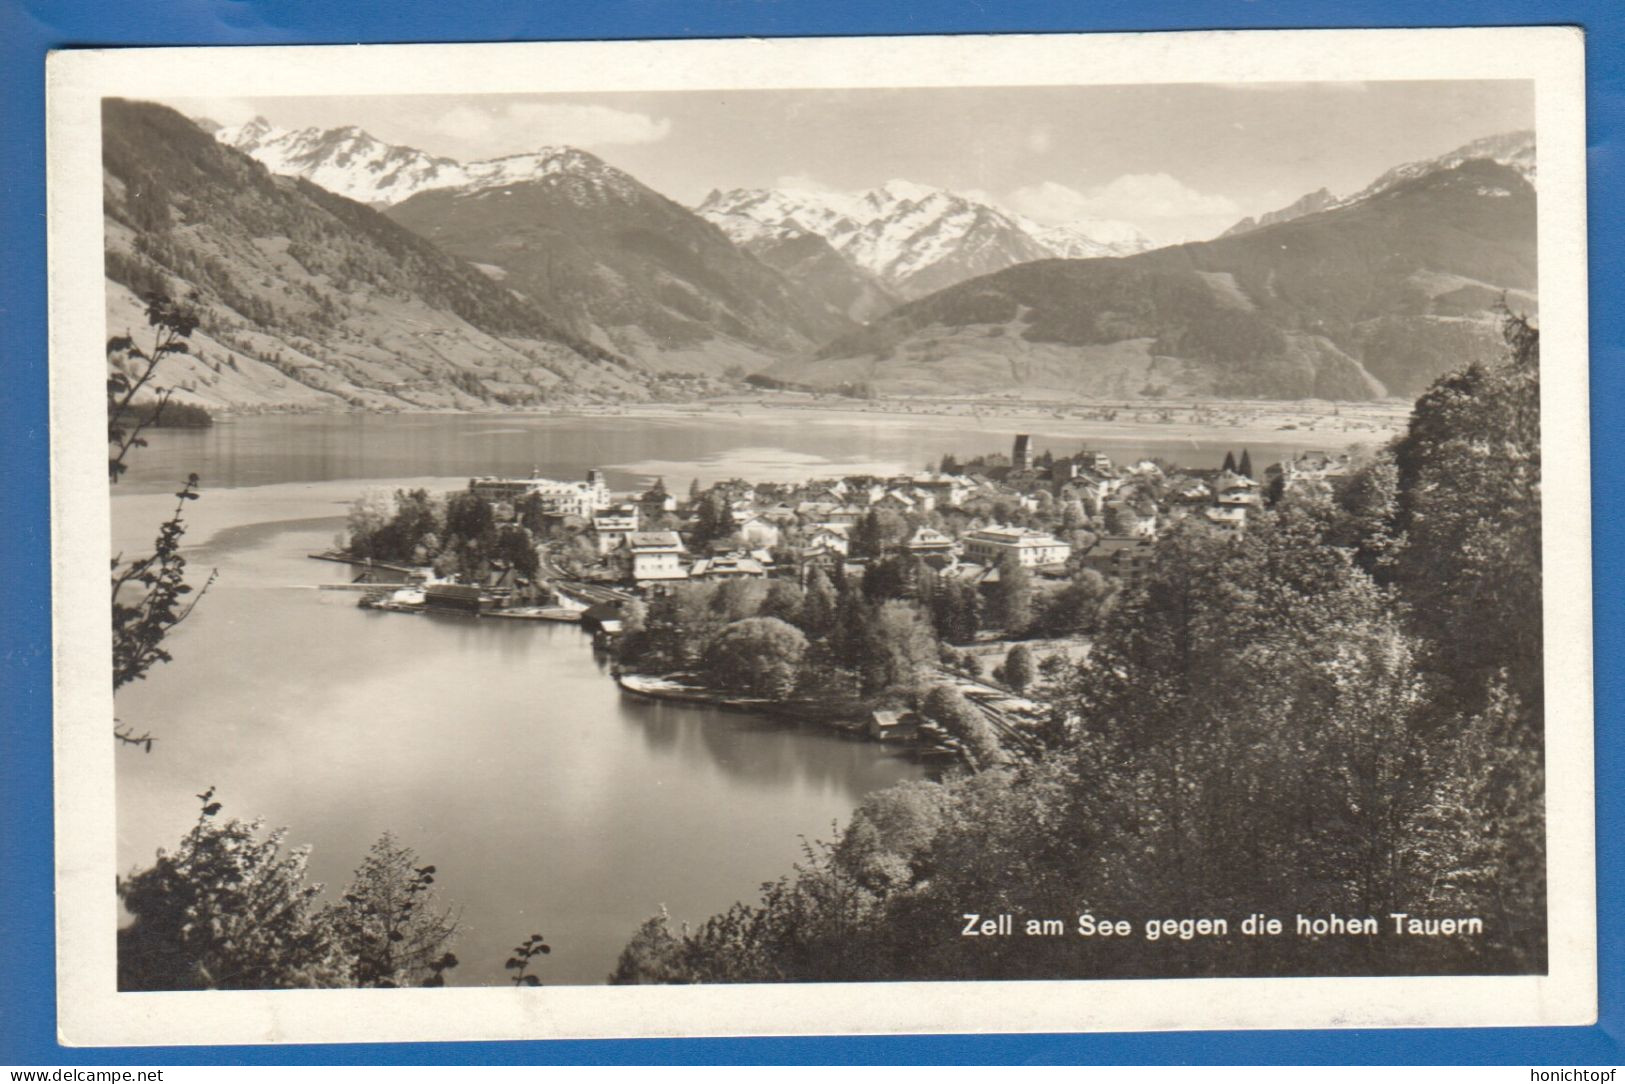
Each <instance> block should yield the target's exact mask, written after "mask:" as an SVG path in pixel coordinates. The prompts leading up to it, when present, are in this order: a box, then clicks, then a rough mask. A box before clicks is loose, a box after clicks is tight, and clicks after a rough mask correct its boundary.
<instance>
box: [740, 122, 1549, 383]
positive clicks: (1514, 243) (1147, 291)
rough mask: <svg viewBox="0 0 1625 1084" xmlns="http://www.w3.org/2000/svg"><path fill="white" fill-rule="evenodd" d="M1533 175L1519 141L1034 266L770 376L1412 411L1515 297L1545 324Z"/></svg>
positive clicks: (1475, 350)
mask: <svg viewBox="0 0 1625 1084" xmlns="http://www.w3.org/2000/svg"><path fill="white" fill-rule="evenodd" d="M1533 162H1534V142H1533V137H1532V136H1531V135H1530V134H1529V133H1515V134H1511V135H1508V136H1503V137H1496V138H1495V139H1493V140H1485V141H1479V143H1475V144H1471V145H1469V146H1468V147H1466V148H1462V149H1461V150H1459V151H1456V152H1452V153H1451V154H1447V155H1444V156H1442V157H1440V158H1438V159H1434V160H1431V161H1428V162H1419V163H1409V164H1407V165H1404V166H1400V167H1397V168H1395V169H1394V170H1391V171H1389V172H1388V173H1386V174H1384V175H1383V177H1381V178H1379V179H1378V180H1377V181H1376V182H1374V183H1373V184H1372V185H1371V186H1369V187H1368V188H1367V189H1365V190H1363V191H1362V192H1361V193H1358V194H1357V195H1356V196H1354V197H1350V198H1349V199H1347V200H1342V201H1338V202H1337V205H1336V206H1332V207H1328V208H1325V209H1321V210H1305V212H1304V213H1303V214H1301V215H1299V216H1296V217H1291V218H1288V219H1285V220H1282V221H1276V222H1274V223H1273V224H1268V225H1261V226H1257V227H1255V228H1253V229H1249V230H1243V231H1241V232H1239V233H1238V232H1234V231H1232V233H1231V234H1229V235H1226V236H1224V237H1220V238H1218V239H1215V240H1213V241H1205V242H1197V243H1192V244H1184V245H1177V246H1173V247H1169V248H1164V249H1158V250H1155V251H1151V252H1145V253H1140V254H1136V255H1132V256H1127V257H1123V258H1120V259H1097V260H1045V261H1037V262H1032V263H1025V264H1021V265H1019V266H1016V267H1011V268H1008V269H1006V270H1004V271H1000V272H998V273H996V274H993V275H987V276H983V277H981V278H976V279H972V280H970V281H968V282H963V283H960V284H958V285H957V286H954V287H951V288H949V289H946V290H941V291H938V292H936V293H934V294H931V295H929V296H927V297H924V298H920V299H918V300H915V301H911V302H908V303H906V304H904V305H902V306H900V307H898V308H897V309H895V310H894V311H892V312H891V313H888V314H887V315H885V316H883V317H881V318H880V319H878V320H875V321H873V322H872V323H870V324H869V325H868V326H867V327H865V328H863V329H862V330H860V331H858V332H855V333H853V334H851V335H849V336H846V337H845V338H842V339H839V340H836V341H834V342H832V343H830V344H828V345H826V346H825V347H824V348H823V349H822V350H821V351H820V352H819V354H818V357H817V358H816V359H815V360H814V361H812V362H811V363H782V364H780V365H779V366H776V367H775V368H773V369H770V370H768V371H767V373H766V374H765V375H767V376H769V377H772V378H775V379H780V380H785V381H787V382H794V383H798V384H802V385H808V386H813V387H832V386H840V385H850V384H866V385H868V386H869V387H871V388H873V389H874V390H875V391H877V392H880V393H883V394H908V393H925V392H940V391H941V390H943V389H945V388H953V389H956V390H959V391H964V392H976V393H983V394H992V393H1002V392H1008V391H1010V390H1012V389H1020V388H1041V389H1053V390H1055V391H1057V392H1061V393H1066V394H1083V395H1097V396H1112V397H1117V396H1128V397H1134V396H1146V397H1160V396H1179V397H1189V396H1215V397H1226V396H1228V397H1264V398H1303V397H1316V398H1328V399H1368V398H1373V397H1382V396H1390V395H1391V396H1414V395H1416V394H1418V393H1419V392H1420V391H1422V390H1423V389H1424V388H1425V387H1426V386H1427V385H1428V384H1429V383H1430V382H1431V381H1432V380H1433V379H1434V378H1435V377H1437V376H1438V375H1439V374H1440V373H1441V372H1444V371H1446V370H1447V369H1449V368H1452V367H1455V366H1457V365H1460V364H1461V363H1462V362H1464V361H1466V360H1471V359H1472V358H1474V357H1487V356H1494V354H1495V353H1496V351H1497V348H1498V315H1497V308H1498V306H1499V305H1500V304H1501V303H1502V302H1503V300H1505V302H1506V303H1507V304H1508V305H1510V306H1512V307H1514V308H1519V309H1522V310H1524V311H1531V312H1532V311H1533V309H1534V307H1535V293H1534V291H1535V288H1536V246H1535V190H1534V187H1533V184H1532V180H1533V176H1534V173H1533ZM1311 202H1312V201H1311Z"/></svg>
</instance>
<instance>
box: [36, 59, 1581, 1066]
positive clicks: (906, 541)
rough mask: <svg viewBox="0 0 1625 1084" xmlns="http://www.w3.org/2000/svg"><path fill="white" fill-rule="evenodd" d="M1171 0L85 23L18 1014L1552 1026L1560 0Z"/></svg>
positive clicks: (1564, 758)
mask: <svg viewBox="0 0 1625 1084" xmlns="http://www.w3.org/2000/svg"><path fill="white" fill-rule="evenodd" d="M1151 37H1152V36H1117V37H1113V36H1106V35H1090V36H1067V35H1058V36H1051V37H1047V38H1041V39H1040V38H1034V39H1015V38H1009V39H974V38H960V39H952V40H950V39H939V40H932V39H926V38H919V39H897V40H890V41H888V40H884V39H852V40H849V41H818V42H814V41H810V40H809V41H804V42H783V41H781V42H773V43H769V42H754V43H752V42H744V41H740V42H692V43H664V44H663V45H661V46H660V47H658V48H656V47H655V46H654V45H653V44H647V45H645V44H640V43H619V44H597V43H580V44H577V45H573V46H566V45H551V46H549V45H536V46H490V47H482V46H460V47H445V48H444V49H443V50H438V49H437V47H399V48H396V47H389V46H375V47H358V48H342V49H292V50H277V49H250V50H223V49H220V50H209V49H193V50H168V51H144V50H133V51H124V52H123V53H121V54H119V55H114V54H94V53H93V54H89V55H88V56H86V55H81V56H78V57H68V58H65V62H64V63H62V64H59V65H58V66H57V67H56V68H55V69H54V70H55V72H56V73H57V75H58V77H59V78H58V79H57V81H56V82H54V83H53V85H52V124H53V129H52V136H53V148H52V154H53V159H52V171H53V172H52V182H51V184H52V187H51V195H52V227H51V228H52V231H53V232H52V237H53V242H52V252H51V257H52V263H53V267H52V273H53V292H52V305H53V356H52V365H53V397H54V406H53V411H54V416H55V418H56V420H57V422H58V423H59V425H58V427H57V432H56V433H55V434H54V436H53V439H54V441H55V444H54V447H55V457H56V459H55V472H56V473H55V478H56V498H55V499H56V502H57V503H56V509H57V511H56V513H55V534H54V538H55V545H56V547H57V555H58V556H57V561H58V565H57V581H58V587H57V608H58V633H57V635H58V637H59V641H58V650H59V652H61V653H62V656H61V661H60V663H59V666H58V670H57V683H58V694H57V695H58V708H57V724H56V725H57V742H58V749H59V763H58V786H59V799H58V802H59V806H58V808H59V815H60V816H61V817H62V818H63V820H62V823H61V824H60V826H59V852H58V855H59V857H58V861H59V891H60V892H61V893H62V901H63V902H62V911H61V917H60V919H59V921H60V922H61V924H62V930H63V942H62V949H61V956H60V957H59V960H60V963H59V966H60V968H61V971H62V974H61V977H60V981H61V983H62V1002H61V1005H62V1012H63V1014H64V1021H65V1023H64V1035H65V1038H66V1041H70V1042H73V1041H83V1042H89V1043H96V1042H104V1041H113V1040H115V1039H116V1040H118V1041H178V1042H198V1041H221V1040H218V1039H215V1038H211V1037H210V1036H211V1034H218V1035H221V1036H225V1037H229V1038H230V1039H231V1041H245V1042H276V1041H284V1040H315V1041H323V1040H334V1039H354V1038H381V1039H399V1038H407V1037H413V1036H414V1035H416V1034H424V1033H427V1034H429V1035H432V1036H433V1037H441V1038H457V1037H468V1038H488V1037H507V1038H515V1037H528V1036H533V1035H534V1036H543V1035H596V1034H603V1035H617V1034H618V1035H640V1034H641V1035H654V1034H728V1033H739V1034H759V1033H775V1032H777V1033H785V1032H819V1031H822V1032H830V1031H841V1032H865V1031H930V1030H951V1031H966V1030H970V1031H976V1030H1027V1029H1032V1028H1050V1029H1080V1028H1081V1029H1088V1028H1092V1027H1102V1026H1107V1025H1110V1026H1113V1027H1129V1028H1133V1027H1139V1028H1192V1027H1211V1026H1240V1027H1271V1026H1306V1025H1317V1026H1338V1025H1342V1026H1350V1025H1362V1026H1368V1025H1377V1026H1380V1025H1396V1024H1413V1023H1453V1024H1473V1023H1485V1024H1489V1023H1530V1024H1534V1023H1574V1022H1580V1021H1581V1020H1583V1019H1584V1018H1586V1016H1587V1013H1590V1014H1592V1016H1594V1014H1595V955H1594V952H1595V948H1594V946H1595V929H1594V912H1593V906H1594V903H1593V896H1592V884H1593V878H1594V870H1593V866H1592V857H1591V856H1592V840H1591V838H1590V835H1589V833H1590V823H1591V822H1590V812H1589V802H1590V794H1591V790H1590V787H1591V784H1590V743H1591V733H1592V721H1591V714H1590V700H1589V681H1590V640H1589V618H1588V608H1589V602H1590V591H1591V587H1590V578H1589V577H1590V572H1589V542H1588V537H1589V536H1588V531H1589V526H1588V518H1587V487H1588V486H1589V484H1590V477H1589V470H1588V467H1587V461H1586V447H1587V445H1586V442H1587V438H1588V431H1587V425H1586V415H1585V409H1586V407H1585V383H1586V376H1585V373H1586V352H1585V311H1586V310H1585V285H1584V217H1583V216H1584V184H1583V153H1584V152H1583V144H1582V140H1581V135H1580V131H1581V128H1580V126H1581V123H1582V117H1583V115H1582V112H1581V109H1582V104H1583V98H1582V95H1581V90H1580V88H1581V87H1582V85H1583V84H1582V83H1581V79H1582V73H1581V69H1580V61H1579V57H1580V51H1579V47H1578V42H1577V40H1576V39H1575V38H1573V37H1571V36H1569V35H1568V34H1567V33H1566V32H1564V31H1561V30H1547V31H1541V30H1505V31H1460V32H1453V31H1438V32H1428V31H1392V32H1379V31H1372V32H1360V31H1347V32H1325V33H1320V32H1301V33H1279V34H1277V33H1272V32H1257V33H1251V34H1242V35H1234V34H1232V35H1224V36H1217V35H1203V34H1189V35H1157V36H1155V40H1154V41H1152V40H1148V39H1149V38H1151ZM880 57H890V58H894V59H895V65H894V66H893V67H890V68H887V67H885V66H883V65H880V64H879V63H878V62H877V58H880ZM67 61H72V62H73V63H72V64H69V63H67ZM1543 339H1544V349H1543ZM103 386H105V394H104V395H103V394H101V391H100V389H102V388H103ZM99 399H104V400H105V408H106V417H105V421H106V425H105V428H106V452H107V456H106V471H105V473H102V471H101V467H100V459H99V458H98V457H99V456H100V454H101V450H100V448H99V447H98V446H97V445H96V432H95V430H97V429H99V428H101V425H102V418H101V414H100V411H101V409H102V407H101V404H100V401H99ZM109 567H110V569H111V572H110V580H111V583H110V592H109V593H108V594H103V592H104V591H108V588H104V587H103V586H102V581H101V580H100V576H101V575H103V574H104V573H106V572H107V570H108V569H109ZM109 604H110V613H111V622H110V625H109V622H108V620H107V615H108V613H109V610H108V607H109ZM64 615H66V616H64ZM70 959H72V960H73V961H75V962H74V963H73V964H72V966H71V967H70V964H69V960H70ZM70 971H71V972H72V977H71V978H70V975H69V972H70ZM1213 980H1230V981H1227V982H1219V983H1217V984H1215V982H1214V981H1213ZM1351 980H1357V981H1351ZM882 984H884V985H882ZM633 987H641V988H643V989H640V990H634V989H629V988H633ZM411 988H416V989H417V992H415V993H414V992H411ZM425 988H428V989H425ZM309 991H328V992H330V993H328V994H324V995H321V996H322V997H325V998H331V997H342V1000H338V1001H333V1000H313V999H314V998H315V997H316V995H310V994H308V992H309ZM332 991H346V992H347V993H345V994H342V995H338V994H332V993H331V992H332ZM225 992H233V993H232V995H231V996H230V997H227V996H226V995H225ZM300 992H307V994H305V995H301V993H300ZM245 995H251V996H245ZM1289 1003H1290V1004H1289ZM338 1006H343V1008H342V1009H337V1010H336V1007H338ZM93 1007H94V1008H93ZM211 1027H212V1028H217V1029H219V1030H218V1031H217V1032H214V1033H211V1032H210V1031H209V1029H210V1028H211Z"/></svg>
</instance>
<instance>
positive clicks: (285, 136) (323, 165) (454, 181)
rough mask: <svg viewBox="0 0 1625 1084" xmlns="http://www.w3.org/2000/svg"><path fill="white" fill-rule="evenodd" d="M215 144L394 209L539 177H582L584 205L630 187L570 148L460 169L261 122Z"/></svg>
mask: <svg viewBox="0 0 1625 1084" xmlns="http://www.w3.org/2000/svg"><path fill="white" fill-rule="evenodd" d="M214 136H215V138H216V139H218V140H219V141H220V142H222V143H224V144H226V145H228V146H231V147H235V148H236V149H237V150H240V151H242V152H244V153H245V154H247V155H249V156H250V157H253V158H255V159H257V160H258V161H260V162H262V163H264V165H265V166H266V168H267V169H269V170H270V171H271V172H272V173H282V174H287V175H289V176H295V177H304V178H305V179H307V180H309V181H310V182H312V183H313V184H316V185H319V186H321V187H322V188H325V189H327V190H328V191H330V192H336V193H338V194H339V195H341V196H347V197H349V198H350V199H353V200H359V201H361V202H363V203H374V204H395V203H400V202H401V201H403V200H406V199H409V198H411V197H412V196H415V195H417V194H418V193H419V192H425V191H429V190H431V189H438V188H460V189H474V190H477V189H483V188H494V187H500V186H503V185H509V184H520V183H524V182H527V181H535V180H540V179H543V178H559V177H565V176H568V177H571V178H579V179H580V180H581V182H582V183H581V184H580V185H578V186H577V187H578V188H579V192H576V193H573V194H574V195H577V196H578V197H579V198H580V199H581V200H589V199H592V198H594V197H600V198H601V197H603V196H604V195H605V194H606V193H607V194H610V195H616V196H620V197H622V198H624V197H626V196H627V194H628V193H629V191H630V186H631V185H633V184H634V183H635V182H633V181H632V180H631V178H629V177H627V176H626V175H625V174H623V173H621V172H620V171H619V170H616V169H614V168H612V167H610V166H608V165H606V164H605V163H604V162H603V161H602V160H600V159H598V158H596V157H595V156H593V155H591V154H588V153H587V152H586V151H582V150H578V149H576V148H574V147H542V148H540V149H538V150H535V151H527V152H524V153H521V154H511V155H505V156H503V157H501V158H490V159H485V160H483V161H478V162H469V163H466V164H465V163H462V162H458V161H456V160H455V159H452V158H444V157H440V156H438V155H432V154H428V153H426V152H424V151H420V150H418V149H416V148H415V147H404V146H399V145H397V144H392V143H385V142H384V141H382V140H380V139H377V138H376V137H374V136H373V135H371V134H370V133H368V132H366V131H365V130H363V129H361V128H357V127H355V126H354V125H349V126H346V127H342V128H327V129H322V128H302V129H299V130H297V131H295V130H291V129H286V128H278V127H276V126H275V125H273V124H271V123H270V122H269V121H267V120H266V119H265V118H264V117H255V118H254V119H253V120H250V121H248V122H247V123H246V124H241V125H237V126H235V127H229V128H221V129H219V130H218V131H216V132H215V133H214Z"/></svg>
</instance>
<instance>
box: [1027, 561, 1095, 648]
mask: <svg viewBox="0 0 1625 1084" xmlns="http://www.w3.org/2000/svg"><path fill="white" fill-rule="evenodd" d="M1111 596H1112V585H1111V584H1110V583H1108V582H1107V581H1106V578H1105V577H1104V576H1102V575H1101V574H1100V573H1099V572H1096V571H1095V570H1094V569H1092V568H1078V569H1077V570H1075V571H1074V572H1073V574H1072V579H1071V580H1070V582H1068V583H1067V585H1066V586H1065V587H1062V588H1061V589H1060V590H1059V591H1056V592H1054V593H1053V594H1051V595H1049V596H1048V597H1047V598H1046V599H1045V600H1044V602H1043V605H1042V606H1040V607H1039V614H1038V618H1037V621H1036V627H1037V628H1038V629H1039V630H1040V631H1041V632H1043V633H1044V634H1045V635H1048V636H1066V635H1069V634H1071V633H1078V632H1091V631H1093V630H1094V628H1095V625H1096V623H1097V622H1098V621H1099V620H1100V616H1101V611H1102V609H1103V608H1104V607H1105V606H1106V605H1108V603H1109V600H1110V599H1111Z"/></svg>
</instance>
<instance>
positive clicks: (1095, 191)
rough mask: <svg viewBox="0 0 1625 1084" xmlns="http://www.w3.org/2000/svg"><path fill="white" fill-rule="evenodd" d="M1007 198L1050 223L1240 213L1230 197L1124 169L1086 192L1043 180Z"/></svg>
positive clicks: (1013, 205)
mask: <svg viewBox="0 0 1625 1084" xmlns="http://www.w3.org/2000/svg"><path fill="white" fill-rule="evenodd" d="M1006 202H1007V203H1008V204H1009V205H1010V207H1011V208H1013V209H1014V210H1016V211H1019V212H1020V213H1021V214H1024V215H1026V216H1027V217H1029V218H1033V219H1036V220H1038V221H1039V222H1051V223H1059V222H1075V221H1077V220H1078V219H1080V218H1115V219H1125V220H1127V221H1130V222H1144V221H1147V220H1149V219H1170V218H1186V219H1188V218H1202V217H1208V216H1218V215H1235V214H1239V213H1240V208H1239V207H1238V206H1237V205H1236V202H1235V201H1234V200H1232V199H1231V198H1230V197H1228V196H1219V195H1208V194H1205V193H1202V192H1198V191H1197V190H1196V189H1194V188H1191V187H1190V186H1189V185H1187V184H1185V183H1184V182H1182V181H1180V180H1178V179H1177V178H1175V177H1171V176H1169V175H1168V174H1166V173H1125V174H1123V175H1122V176H1121V177H1118V178H1116V179H1115V180H1112V181H1109V182H1107V183H1106V184H1103V185H1098V186H1096V187H1094V188H1091V189H1088V190H1087V191H1079V190H1078V189H1076V188H1069V187H1068V186H1066V185H1064V184H1058V183H1056V182H1055V181H1045V182H1043V183H1042V184H1035V185H1027V186H1024V187H1022V188H1018V189H1016V190H1015V191H1014V192H1011V193H1010V197H1009V199H1008V200H1007V201H1006Z"/></svg>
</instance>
